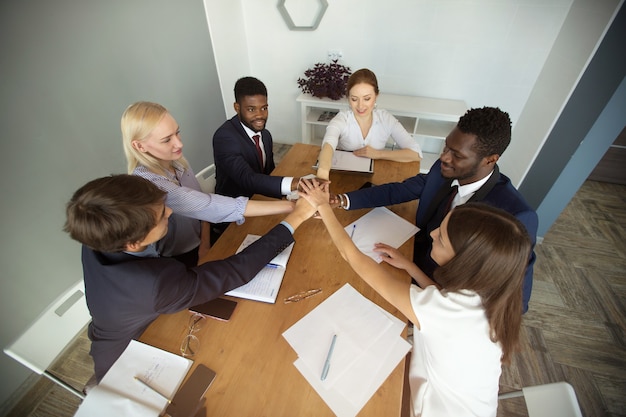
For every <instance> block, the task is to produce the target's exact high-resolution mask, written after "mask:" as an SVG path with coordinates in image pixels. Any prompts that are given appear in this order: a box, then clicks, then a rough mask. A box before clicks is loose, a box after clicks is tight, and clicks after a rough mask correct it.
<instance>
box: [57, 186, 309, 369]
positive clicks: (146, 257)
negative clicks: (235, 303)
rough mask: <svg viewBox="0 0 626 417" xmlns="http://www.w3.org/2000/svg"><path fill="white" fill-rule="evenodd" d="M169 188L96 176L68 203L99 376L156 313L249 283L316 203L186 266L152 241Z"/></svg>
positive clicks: (166, 212) (163, 221)
mask: <svg viewBox="0 0 626 417" xmlns="http://www.w3.org/2000/svg"><path fill="white" fill-rule="evenodd" d="M165 197H166V193H165V192H164V191H162V190H161V189H159V188H158V187H157V186H156V185H154V184H153V183H151V182H150V181H148V180H146V179H144V178H142V177H139V176H136V175H115V176H110V177H104V178H99V179H96V180H93V181H91V182H89V183H87V184H86V185H84V186H83V187H81V188H80V189H79V190H78V191H76V192H75V193H74V195H73V197H72V199H71V200H70V201H69V203H68V204H67V209H66V213H67V220H66V223H65V227H64V230H65V231H66V232H68V233H69V234H70V236H71V237H72V239H74V240H77V241H78V242H80V243H82V244H83V248H82V263H83V275H84V280H85V297H86V299H87V306H88V307H89V313H90V314H91V319H92V320H91V323H90V324H89V330H88V335H89V339H90V340H91V352H90V353H91V356H92V357H93V360H94V366H95V374H96V379H97V380H98V381H100V380H101V379H102V377H103V376H104V375H105V373H106V372H107V371H108V370H109V368H110V367H111V365H113V363H114V362H115V360H116V359H117V358H118V357H119V356H120V355H121V354H122V352H123V351H124V349H125V348H126V346H127V345H128V343H130V341H131V340H132V339H136V338H138V337H139V336H141V334H142V333H143V332H144V330H145V329H146V328H147V327H148V325H149V324H150V323H152V321H154V320H155V319H156V318H157V317H158V316H159V315H160V314H168V313H175V312H178V311H181V310H185V309H187V308H189V307H190V306H194V305H197V304H201V303H204V302H207V301H210V300H212V299H214V298H217V297H218V296H220V295H222V294H224V293H225V292H228V291H230V290H232V289H234V288H237V287H240V286H241V285H243V284H246V283H247V282H248V281H250V280H251V279H252V278H254V277H255V276H256V274H257V273H258V272H259V271H260V270H261V269H262V268H263V267H264V266H265V265H267V263H268V262H269V261H270V260H272V258H274V257H275V256H276V255H277V254H279V253H280V252H282V251H283V250H284V249H285V248H286V247H287V246H289V245H290V244H291V243H292V242H293V241H294V239H293V232H294V231H295V229H297V228H298V226H299V225H300V224H301V223H302V222H304V221H305V220H306V219H308V218H310V217H311V216H312V215H313V212H314V211H315V209H313V208H312V207H311V205H310V204H308V203H307V202H306V201H304V200H302V201H299V202H298V203H297V204H296V207H295V209H294V211H293V212H291V213H289V214H288V215H287V216H286V217H285V219H284V220H283V221H282V222H280V224H277V225H276V226H275V227H274V228H273V229H272V230H270V231H269V232H268V233H267V234H265V235H264V236H263V237H261V238H260V239H259V240H257V241H256V242H254V243H253V244H251V245H250V246H248V247H247V248H246V249H245V250H243V251H242V252H240V253H238V254H236V255H233V256H230V257H228V258H226V259H224V260H220V261H211V262H206V263H204V264H202V265H200V266H196V267H193V268H187V266H186V265H185V264H184V263H182V262H180V261H178V260H176V259H174V258H167V257H161V256H159V253H158V251H157V250H156V242H157V241H158V240H160V239H161V238H163V237H164V236H165V235H166V234H167V232H168V226H169V217H170V214H172V210H171V209H170V208H169V207H167V206H166V205H165Z"/></svg>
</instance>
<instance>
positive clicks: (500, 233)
mask: <svg viewBox="0 0 626 417" xmlns="http://www.w3.org/2000/svg"><path fill="white" fill-rule="evenodd" d="M447 233H448V237H449V239H450V243H451V244H452V248H453V249H454V253H455V256H454V257H453V258H452V259H451V260H450V261H449V262H448V263H446V264H445V265H442V266H440V267H439V268H437V269H436V270H435V272H434V275H433V278H434V280H435V281H436V282H437V283H438V284H439V285H441V287H442V289H443V290H445V291H449V292H452V291H459V290H471V291H474V292H476V293H477V294H478V295H480V298H481V300H482V303H483V306H484V308H485V313H486V315H487V319H488V320H489V325H490V328H491V332H492V333H491V338H492V340H493V341H494V342H499V343H500V344H501V346H502V351H503V356H502V361H503V362H507V361H508V360H509V359H510V355H511V352H512V351H513V350H514V349H515V347H516V346H517V343H518V340H519V331H520V326H521V321H522V285H523V281H524V273H525V271H526V267H527V266H528V259H529V256H530V251H531V240H530V238H529V236H528V233H527V232H526V228H525V227H524V225H523V224H522V223H521V222H520V221H519V220H517V219H516V218H515V217H514V216H512V215H511V214H509V213H507V212H505V211H504V210H501V209H498V208H495V207H492V206H488V205H486V204H482V203H469V204H464V205H461V206H458V207H456V208H455V209H454V210H453V211H452V212H451V214H450V218H449V220H448V225H447Z"/></svg>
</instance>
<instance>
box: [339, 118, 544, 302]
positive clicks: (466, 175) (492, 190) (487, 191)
mask: <svg viewBox="0 0 626 417" xmlns="http://www.w3.org/2000/svg"><path fill="white" fill-rule="evenodd" d="M510 141H511V120H510V119H509V115H508V114H507V113H506V112H503V111H502V110H500V109H499V108H494V107H483V108H474V109H470V110H468V111H467V112H466V113H465V115H463V116H462V117H461V118H460V119H459V122H458V123H457V125H456V127H455V128H454V129H453V130H452V131H451V132H450V134H449V135H448V136H447V137H446V141H445V147H444V149H443V151H442V153H441V155H440V158H439V160H438V161H437V162H435V163H434V164H433V166H432V167H431V168H430V171H429V172H428V174H418V175H416V176H414V177H411V178H408V179H406V180H404V181H403V182H396V183H389V184H382V185H377V186H374V187H371V188H367V189H363V190H358V191H352V192H349V193H346V194H341V195H333V196H331V203H332V204H334V205H338V206H340V207H342V208H345V209H348V210H353V209H360V208H365V207H381V206H388V205H392V204H399V203H403V202H406V201H411V200H419V205H418V208H417V213H416V217H415V225H416V226H417V227H419V228H420V231H419V232H418V234H417V235H416V236H415V247H414V252H413V261H414V262H415V263H416V264H417V266H419V267H420V269H422V270H423V271H424V272H425V273H426V274H427V275H428V276H430V277H432V274H433V271H434V270H435V268H436V267H437V264H436V263H435V262H434V261H433V260H432V258H431V257H430V250H431V248H432V240H431V238H430V232H431V231H432V230H434V229H436V228H437V227H439V225H440V223H441V221H442V219H443V217H445V214H446V212H447V211H449V210H450V209H452V208H454V207H455V206H458V205H460V204H465V203H467V202H469V201H482V202H484V203H487V204H489V205H492V206H494V207H498V208H500V209H503V210H505V211H507V212H509V213H511V214H512V215H514V216H515V217H517V218H518V219H519V220H520V221H521V222H522V223H523V224H524V226H525V227H526V230H527V232H528V234H529V235H530V237H531V240H532V244H533V247H534V245H535V241H536V236H537V225H538V219H537V213H536V212H535V211H534V210H533V209H532V208H531V207H530V206H529V205H528V203H527V202H526V201H525V199H524V197H522V195H521V194H520V193H519V192H518V191H517V190H516V189H515V187H513V185H512V184H511V180H510V179H509V178H508V177H507V176H505V175H504V174H501V173H500V170H499V168H498V165H497V164H496V163H497V161H498V159H499V158H500V155H502V153H503V152H504V151H505V149H506V148H507V146H508V145H509V143H510ZM534 262H535V253H534V251H533V252H531V256H530V259H529V260H528V268H527V269H526V275H525V278H524V289H523V294H522V298H523V312H526V311H527V310H528V301H529V299H530V294H531V290H532V279H533V265H534Z"/></svg>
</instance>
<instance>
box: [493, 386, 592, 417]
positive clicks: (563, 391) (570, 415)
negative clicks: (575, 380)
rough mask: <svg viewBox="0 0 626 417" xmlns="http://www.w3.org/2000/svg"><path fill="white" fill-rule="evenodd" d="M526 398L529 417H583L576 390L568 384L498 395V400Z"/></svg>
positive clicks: (526, 388) (523, 389) (527, 388)
mask: <svg viewBox="0 0 626 417" xmlns="http://www.w3.org/2000/svg"><path fill="white" fill-rule="evenodd" d="M515 397H524V400H525V401H526V409H527V410H528V417H583V415H582V412H581V411H580V407H579V406H578V401H577V400H576V392H575V391H574V388H573V387H572V386H571V385H570V384H568V383H567V382H555V383H553V384H545V385H535V386H533V387H524V388H522V389H521V390H520V391H513V392H507V393H504V394H500V395H498V399H500V400H505V399H507V398H515Z"/></svg>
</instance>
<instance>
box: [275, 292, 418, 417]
mask: <svg viewBox="0 0 626 417" xmlns="http://www.w3.org/2000/svg"><path fill="white" fill-rule="evenodd" d="M405 326H406V323H405V322H403V321H401V320H399V319H398V318H396V317H394V316H393V315H391V314H390V313H388V312H387V311H385V310H383V309H382V308H380V307H379V306H377V305H376V304H374V303H372V302H371V301H370V300H368V299H367V298H365V297H363V296H362V295H361V294H360V293H359V292H358V291H356V290H355V289H354V288H353V287H352V286H350V284H346V285H344V286H343V287H342V288H340V289H339V290H338V291H336V292H335V293H334V294H333V295H331V296H330V297H328V298H327V299H326V300H325V301H324V302H322V303H321V304H320V305H319V306H317V307H316V308H315V309H314V310H312V311H311V312H310V313H309V314H307V315H306V316H304V317H303V318H302V319H301V320H300V321H298V322H297V323H296V324H294V325H293V326H292V327H290V328H289V329H287V331H285V332H284V333H283V337H284V338H285V339H286V340H287V342H289V344H290V345H291V347H292V348H293V349H294V350H295V351H296V353H297V354H298V359H297V360H296V362H294V365H295V366H296V368H297V369H298V370H299V371H300V373H301V374H302V375H303V376H304V377H305V378H306V380H307V381H308V382H309V383H310V384H311V385H312V386H313V388H315V390H316V391H317V393H318V394H319V395H320V396H321V397H322V399H323V400H324V401H325V402H326V404H328V406H329V407H330V408H331V409H332V410H333V412H334V413H335V414H336V415H337V416H340V417H354V416H356V415H357V414H358V412H359V411H360V410H361V408H363V406H364V405H365V403H366V402H367V401H368V400H369V399H370V398H371V396H372V395H374V393H375V392H376V390H377V389H378V388H379V387H380V385H381V384H382V383H383V382H384V381H385V379H386V378H387V377H388V376H389V374H390V373H391V372H392V371H393V370H394V368H395V367H396V366H397V365H398V363H399V362H400V361H401V360H402V358H403V357H404V356H405V355H406V354H407V352H408V351H409V350H410V349H411V345H410V344H409V343H408V342H407V341H406V340H404V339H403V338H402V336H401V333H402V331H403V329H404V327H405ZM335 335H336V338H335V343H334V344H333V345H334V346H333V349H332V357H331V358H330V366H329V368H328V372H327V374H326V375H325V378H324V379H323V380H322V373H323V371H324V366H325V363H326V361H327V359H328V356H329V348H330V345H331V342H332V340H333V337H334V336H335Z"/></svg>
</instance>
